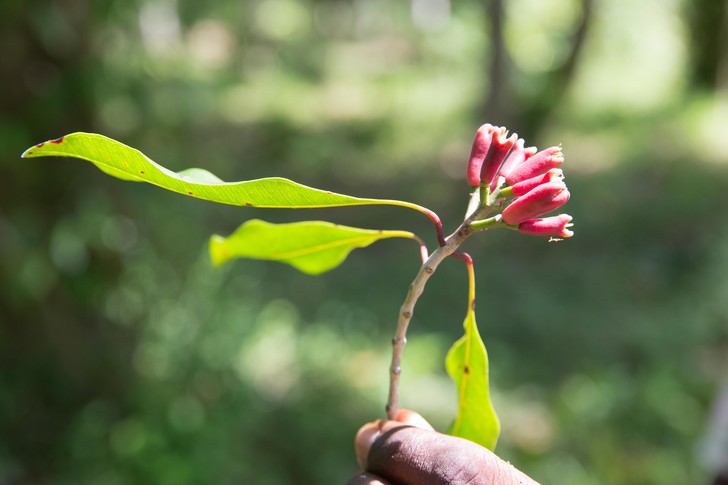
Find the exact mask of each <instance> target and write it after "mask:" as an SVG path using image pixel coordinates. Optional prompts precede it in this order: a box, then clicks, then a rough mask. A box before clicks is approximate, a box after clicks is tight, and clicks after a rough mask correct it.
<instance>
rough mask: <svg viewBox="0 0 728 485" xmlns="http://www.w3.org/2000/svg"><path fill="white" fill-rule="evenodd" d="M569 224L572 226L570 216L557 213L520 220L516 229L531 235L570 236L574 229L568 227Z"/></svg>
mask: <svg viewBox="0 0 728 485" xmlns="http://www.w3.org/2000/svg"><path fill="white" fill-rule="evenodd" d="M571 226H573V224H571V216H570V215H568V214H559V215H558V216H553V217H546V218H543V219H531V220H529V221H525V222H521V223H520V224H519V225H518V230H519V231H520V232H522V233H524V234H530V235H531V236H557V237H571V236H573V235H574V231H570V230H569V229H568V228H569V227H571Z"/></svg>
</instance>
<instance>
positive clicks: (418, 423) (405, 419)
mask: <svg viewBox="0 0 728 485" xmlns="http://www.w3.org/2000/svg"><path fill="white" fill-rule="evenodd" d="M397 422H399V423H404V424H409V425H410V426H414V427H415V428H420V429H426V430H429V431H434V430H435V429H434V428H433V427H432V426H431V425H430V423H428V422H427V420H425V418H423V417H422V416H420V415H419V414H417V413H416V412H414V411H410V410H409V409H401V410H400V411H399V414H397Z"/></svg>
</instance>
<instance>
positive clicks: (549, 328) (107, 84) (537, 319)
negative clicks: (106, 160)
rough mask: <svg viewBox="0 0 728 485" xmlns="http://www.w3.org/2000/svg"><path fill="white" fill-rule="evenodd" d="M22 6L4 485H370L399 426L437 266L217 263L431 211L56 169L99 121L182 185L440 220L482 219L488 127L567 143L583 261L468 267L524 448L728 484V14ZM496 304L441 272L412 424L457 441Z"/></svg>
mask: <svg viewBox="0 0 728 485" xmlns="http://www.w3.org/2000/svg"><path fill="white" fill-rule="evenodd" d="M0 5H1V8H2V11H1V13H2V15H0V45H2V55H1V56H0V83H1V84H0V86H1V88H2V89H1V90H0V181H1V183H2V190H0V483H3V484H6V483H7V484H50V483H53V484H76V483H93V484H112V485H113V484H128V483H135V484H136V483H142V484H143V483H154V484H196V483H250V484H257V483H260V484H274V485H275V484H293V483H296V484H320V483H343V482H344V481H345V480H346V479H347V478H348V477H349V476H350V475H351V474H352V473H354V472H355V471H356V464H355V461H354V456H353V451H352V446H351V442H352V438H353V435H354V433H355V431H356V429H357V428H358V426H359V425H360V424H361V423H363V422H365V421H368V420H370V419H373V418H376V417H381V416H382V415H383V404H384V401H385V394H386V385H387V364H388V359H389V352H390V345H389V340H390V338H391V335H392V333H393V329H394V324H395V319H396V315H397V311H398V308H399V305H400V304H401V301H402V299H403V298H404V295H405V291H406V288H407V285H408V283H409V281H410V280H411V278H412V277H413V275H414V273H415V272H416V270H417V267H418V253H417V248H416V246H415V245H413V244H412V243H411V242H409V241H396V240H394V241H386V242H382V243H379V244H378V245H375V246H374V247H371V248H369V249H367V250H359V251H357V252H355V253H354V254H352V256H351V257H350V258H349V259H348V260H347V261H346V262H345V263H344V265H342V266H341V267H339V268H338V269H336V270H334V271H333V272H331V273H328V274H325V275H323V276H320V277H310V276H306V275H303V274H301V273H297V272H296V271H295V270H294V269H291V268H289V267H285V266H283V265H278V264H275V263H266V262H256V261H239V262H235V263H233V264H229V265H227V266H226V267H223V268H221V269H214V268H213V267H212V266H211V264H210V262H209V259H208V256H207V253H206V245H207V241H208V238H209V236H210V235H211V234H213V233H220V234H228V233H229V232H231V231H232V230H233V229H234V228H235V227H237V226H238V225H239V224H240V223H242V222H243V221H245V220H246V219H250V218H263V219H266V220H269V221H273V222H283V221H294V220H302V219H322V220H329V221H333V222H338V223H343V224H348V225H354V226H360V227H370V228H386V229H407V230H413V231H415V232H417V233H418V234H420V235H421V236H423V237H426V238H428V240H429V241H430V242H431V243H430V244H431V245H432V241H433V239H434V238H433V231H432V228H431V226H430V225H429V222H428V221H427V219H426V218H424V217H422V216H421V215H419V214H417V213H415V212H411V211H408V210H405V209H399V208H386V207H373V208H351V209H332V210H319V211H293V210H286V211H265V210H255V209H243V208H235V207H225V206H217V205H214V204H210V203H206V202H202V201H199V200H195V199H191V198H185V197H182V196H179V195H176V194H173V193H169V192H165V191H162V190H158V189H156V188H154V187H151V186H149V185H143V184H133V183H127V182H121V181H119V180H115V179H112V178H110V177H108V176H106V175H104V174H102V173H100V172H99V171H97V170H96V169H95V168H93V167H92V166H91V165H89V164H85V163H84V162H81V161H77V160H61V159H33V160H21V159H20V158H19V156H20V153H21V152H22V151H23V150H24V149H25V148H27V147H28V146H30V145H32V144H35V143H38V142H40V141H43V140H46V139H49V138H55V137H58V136H60V135H63V134H66V133H70V132H73V131H92V132H99V133H103V134H106V135H108V136H111V137H114V138H117V139H119V140H121V141H123V142H125V143H127V144H129V145H132V146H135V147H137V148H140V149H141V150H143V151H144V152H145V153H146V154H147V155H149V156H150V157H152V158H153V159H154V160H156V161H158V162H159V163H162V164H164V165H166V166H167V167H169V168H172V169H175V170H182V169H184V168H188V167H193V166H196V167H203V168H206V169H208V170H210V171H212V172H214V173H216V174H218V175H219V176H220V177H221V178H223V179H226V180H242V179H250V178H256V177H262V176H273V175H280V176H285V177H288V178H292V179H294V180H297V181H299V182H302V183H306V184H308V185H312V186H316V187H320V188H326V189H330V190H335V191H338V192H342V193H348V194H352V195H359V196H366V197H388V198H399V199H405V200H410V201H413V202H416V203H420V204H422V205H425V206H428V207H430V208H432V209H433V210H435V211H437V212H438V213H439V214H440V215H441V217H442V218H443V220H444V221H445V225H446V229H453V228H454V227H456V226H457V224H458V222H459V221H460V220H462V215H463V212H464V210H465V205H466V202H467V187H466V184H465V182H464V170H465V161H466V160H467V156H468V153H469V148H470V143H471V140H472V136H473V134H474V132H475V130H476V129H477V127H478V126H479V125H480V124H481V123H484V122H491V123H494V124H503V125H505V126H508V127H509V128H511V130H513V131H516V132H518V133H519V134H520V135H521V136H522V137H524V138H526V140H527V142H528V143H527V144H537V145H539V146H541V147H545V146H549V145H553V144H557V143H562V144H563V147H564V152H565V154H566V158H567V162H566V164H565V166H564V168H565V171H566V174H567V183H568V184H569V187H570V189H571V192H572V200H571V201H570V202H569V204H568V205H567V206H566V209H567V211H568V212H569V213H571V214H572V215H573V216H574V217H575V222H576V226H575V230H576V236H575V237H574V238H572V239H571V240H568V241H566V242H563V243H558V244H549V243H547V242H546V240H543V239H539V238H533V237H527V236H523V235H519V234H517V233H511V232H509V231H504V232H503V233H500V232H494V233H487V234H482V235H479V236H477V237H473V238H471V240H469V241H468V242H467V245H466V246H467V247H466V249H467V250H468V251H469V252H470V253H471V254H472V255H473V257H474V258H475V260H476V273H477V278H478V288H477V292H478V320H479V324H480V327H481V333H482V334H483V337H484V339H485V341H486V345H487V347H488V349H489V352H490V359H491V366H492V372H491V378H492V383H493V387H494V389H493V392H494V400H495V406H496V409H497V410H498V412H499V414H500V416H501V419H502V423H503V433H502V438H501V440H500V443H499V447H498V452H499V454H501V455H502V456H503V457H505V458H507V459H509V460H511V461H512V462H513V463H515V464H516V465H517V466H518V467H520V468H521V469H523V470H524V471H525V472H527V473H529V474H531V475H533V476H534V477H536V478H537V479H539V480H540V481H543V482H544V483H559V484H580V485H589V484H604V483H609V484H660V485H665V484H703V483H706V484H707V483H711V480H713V477H714V476H715V474H716V470H717V469H718V468H719V467H720V464H721V463H722V461H723V460H725V459H726V455H727V454H728V452H726V450H725V444H726V442H727V441H728V439H727V437H728V430H727V429H726V424H725V421H726V420H725V419H721V418H720V415H721V413H720V409H721V406H720V404H719V399H718V396H719V395H720V392H721V388H722V386H723V383H724V381H725V380H726V377H727V374H726V371H727V370H728V297H727V295H728V217H726V212H725V211H726V208H727V207H728V190H727V189H728V89H726V88H727V87H728V49H726V44H727V43H728V30H727V20H726V19H727V17H726V15H727V12H726V2H725V1H722V0H669V1H665V0H646V1H642V2H635V1H632V0H609V1H607V0H546V1H540V0H512V1H504V0H489V1H485V2H479V1H474V0H458V1H457V2H451V1H450V0H399V1H389V0H343V1H323V0H321V1H315V0H307V1H295V0H252V1H231V0H215V1H210V2H198V1H194V0H146V1H144V0H131V1H130V0H124V1H122V0H104V1H98V2H97V1H93V2H92V1H90V0H22V1H21V0H3V1H2V2H1V3H0ZM465 291H466V275H465V270H464V268H463V267H462V264H460V263H458V262H457V261H453V262H450V263H447V264H444V265H443V266H442V267H441V270H440V271H438V273H437V275H436V277H435V278H433V280H432V281H431V282H430V284H429V286H428V288H427V291H426V293H425V296H424V298H423V300H422V301H421V303H420V305H419V306H418V308H417V311H416V313H415V318H414V323H413V325H412V327H411V330H410V343H409V344H408V346H407V348H406V351H405V366H404V374H403V394H404V396H403V401H404V403H403V404H404V405H405V406H407V407H409V408H412V409H415V410H418V411H420V412H421V413H422V414H423V415H424V416H426V417H427V418H428V419H430V420H431V421H432V422H433V423H434V424H435V425H436V426H437V427H439V428H440V429H443V428H445V427H446V426H447V424H448V422H449V421H450V419H451V418H452V417H453V415H454V409H455V392H454V387H453V385H452V384H451V383H450V382H449V380H448V378H447V376H446V375H445V373H444V370H443V361H444V357H445V353H446V351H447V349H448V348H449V346H450V345H451V344H452V342H454V341H455V340H456V339H457V338H458V337H459V336H460V334H461V330H462V327H461V325H462V319H463V317H464V315H465V305H466V301H465V299H466V295H465ZM724 407H725V405H724ZM716 410H717V413H716ZM725 413H726V410H725V409H724V410H723V414H724V415H725ZM711 416H713V417H711ZM716 416H718V418H717V419H716ZM716 483H718V482H716Z"/></svg>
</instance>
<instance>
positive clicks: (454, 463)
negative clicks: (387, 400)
mask: <svg viewBox="0 0 728 485" xmlns="http://www.w3.org/2000/svg"><path fill="white" fill-rule="evenodd" d="M389 423H392V422H391V421H390V422H389ZM385 428H389V429H383V430H382V433H381V434H380V435H379V436H378V437H377V438H376V439H375V440H374V441H373V443H372V445H371V448H370V450H369V454H368V456H367V464H366V465H367V467H366V470H367V471H369V472H371V473H374V474H376V475H379V476H382V477H384V478H385V479H386V480H389V481H390V482H392V483H396V484H397V485H419V484H423V483H427V484H431V485H448V484H467V485H516V484H518V485H537V483H536V482H535V481H533V480H532V479H530V478H529V477H527V476H526V475H524V474H523V473H522V472H520V471H518V470H516V469H515V468H514V467H513V466H512V465H511V464H510V463H507V462H505V461H503V460H501V459H500V458H498V457H497V456H496V455H495V454H493V453H492V452H491V451H489V450H487V449H485V448H483V447H481V446H479V445H477V444H475V443H473V442H472V441H468V440H465V439H462V438H456V437H453V436H447V435H443V434H440V433H435V432H432V431H429V430H424V429H418V428H415V427H412V426H406V425H405V426H402V425H399V426H396V427H393V428H390V427H389V426H385Z"/></svg>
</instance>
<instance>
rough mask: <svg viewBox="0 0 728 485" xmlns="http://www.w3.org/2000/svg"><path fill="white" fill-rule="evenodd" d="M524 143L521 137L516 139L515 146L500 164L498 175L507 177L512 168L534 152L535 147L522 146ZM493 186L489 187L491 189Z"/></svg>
mask: <svg viewBox="0 0 728 485" xmlns="http://www.w3.org/2000/svg"><path fill="white" fill-rule="evenodd" d="M524 143H525V142H524V141H523V138H519V139H518V141H517V142H516V146H514V147H513V150H511V153H510V154H509V155H508V158H506V159H505V161H504V162H503V165H501V168H500V170H499V171H498V176H499V177H507V176H508V175H509V174H510V173H511V172H512V171H513V169H514V168H516V167H517V166H519V165H520V164H522V163H523V162H524V161H525V160H527V159H529V158H531V157H532V156H534V155H535V154H536V147H528V148H523V144H524ZM494 188H495V186H492V187H491V189H494Z"/></svg>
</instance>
